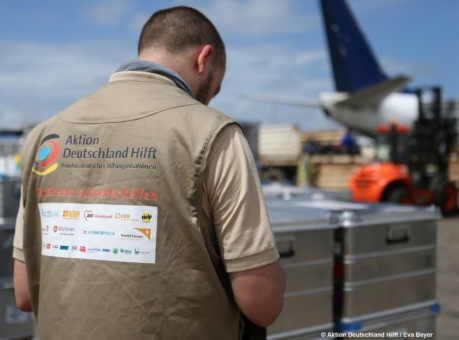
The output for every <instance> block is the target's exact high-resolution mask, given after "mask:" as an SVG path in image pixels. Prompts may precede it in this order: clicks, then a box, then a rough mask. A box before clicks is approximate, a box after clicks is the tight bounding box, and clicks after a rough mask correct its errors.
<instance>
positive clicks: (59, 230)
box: [41, 225, 151, 241]
mask: <svg viewBox="0 0 459 340" xmlns="http://www.w3.org/2000/svg"><path fill="white" fill-rule="evenodd" d="M50 230H52V232H51V234H57V235H61V236H74V235H75V228H74V227H65V226H57V225H55V226H53V227H51V228H50V226H49V225H47V226H46V227H43V228H41V232H42V235H49V233H50ZM133 230H136V231H138V232H140V233H141V235H139V234H136V233H134V234H133V233H127V232H121V233H120V238H121V239H122V240H131V241H141V240H143V239H144V237H146V238H147V239H148V240H151V229H149V228H133ZM81 235H82V236H88V235H96V236H116V232H115V231H111V230H108V231H107V230H92V229H86V228H84V229H82V231H81Z"/></svg>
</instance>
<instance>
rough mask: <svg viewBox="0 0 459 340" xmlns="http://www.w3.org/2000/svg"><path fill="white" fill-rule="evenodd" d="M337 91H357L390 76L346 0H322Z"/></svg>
mask: <svg viewBox="0 0 459 340" xmlns="http://www.w3.org/2000/svg"><path fill="white" fill-rule="evenodd" d="M320 3H321V5H322V14H323V18H324V24H325V31H326V34H327V40H328V48H329V52H330V59H331V62H332V65H333V75H334V78H335V86H336V91H338V92H350V93H353V92H357V91H360V90H363V89H365V88H367V87H370V86H372V85H375V84H378V83H381V82H383V81H385V80H387V79H388V77H387V75H386V74H385V73H384V72H383V71H382V69H381V67H380V66H379V64H378V61H377V60H376V58H375V56H374V54H373V51H372V50H371V48H370V46H369V44H368V42H367V41H366V39H365V37H364V35H363V34H362V32H361V30H360V28H359V26H358V24H357V22H356V20H355V19H354V17H353V15H352V13H351V11H350V10H349V7H348V6H347V4H346V2H345V0H320Z"/></svg>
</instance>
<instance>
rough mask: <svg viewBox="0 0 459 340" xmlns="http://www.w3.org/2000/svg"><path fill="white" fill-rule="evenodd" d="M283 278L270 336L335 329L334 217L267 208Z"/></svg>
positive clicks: (310, 211)
mask: <svg viewBox="0 0 459 340" xmlns="http://www.w3.org/2000/svg"><path fill="white" fill-rule="evenodd" d="M269 218H270V220H271V223H272V227H273V231H274V235H275V237H276V241H277V247H278V250H279V254H280V257H281V258H280V263H281V265H282V267H283V269H284V271H285V274H286V277H287V286H286V294H285V300H284V309H283V311H282V313H281V315H280V316H279V318H278V319H277V320H276V322H275V323H274V324H273V325H272V326H271V327H269V328H268V334H269V336H268V339H270V340H274V339H292V338H295V339H299V338H301V339H317V338H321V339H326V337H321V336H320V334H321V333H323V332H326V333H328V332H331V331H332V330H333V231H334V229H335V228H336V227H337V222H338V219H337V218H336V217H334V216H333V215H329V214H326V213H324V212H323V211H319V210H316V209H307V210H305V209H297V208H296V207H286V208H285V207H282V208H277V207H275V206H273V207H270V209H269Z"/></svg>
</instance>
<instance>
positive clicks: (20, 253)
mask: <svg viewBox="0 0 459 340" xmlns="http://www.w3.org/2000/svg"><path fill="white" fill-rule="evenodd" d="M20 202H21V203H20V204H19V210H18V216H17V218H16V226H15V231H14V240H13V258H15V259H16V260H19V261H22V262H25V256H24V246H23V239H24V207H23V205H22V188H21V199H20Z"/></svg>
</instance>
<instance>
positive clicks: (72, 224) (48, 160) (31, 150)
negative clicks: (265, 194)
mask: <svg viewBox="0 0 459 340" xmlns="http://www.w3.org/2000/svg"><path fill="white" fill-rule="evenodd" d="M232 123H234V122H233V121H232V120H231V119H230V118H228V117H227V116H225V115H223V114H221V113H220V112H217V111H216V110H213V109H211V108H208V107H206V106H203V105H202V104H200V103H198V102H197V101H195V100H193V99H192V98H190V97H189V96H188V95H187V94H186V93H185V92H184V91H182V90H181V89H178V88H177V87H176V86H175V85H174V84H173V83H172V82H170V81H169V80H167V79H165V78H162V77H159V76H152V75H150V74H142V73H139V72H135V73H132V72H124V73H120V74H117V75H116V81H113V82H110V83H108V84H107V85H105V86H103V87H102V88H101V89H99V90H98V91H96V92H94V93H92V94H90V95H88V96H86V97H85V98H83V99H81V100H80V101H78V102H77V103H75V104H73V105H71V106H70V107H68V108H67V109H65V110H64V111H62V112H61V113H59V114H58V115H57V116H55V117H52V118H51V119H49V120H47V121H45V122H44V123H42V124H40V125H39V126H38V127H37V128H36V129H34V130H33V131H32V132H31V133H30V135H29V137H28V138H27V141H26V144H25V146H24V151H23V169H22V176H23V190H24V193H23V200H24V205H25V214H24V223H25V225H24V252H25V258H26V264H27V272H28V277H29V288H30V295H31V300H32V305H33V310H34V313H35V316H36V317H37V320H38V338H39V339H41V340H52V339H56V340H62V339H66V340H69V339H78V340H79V339H97V340H103V339H110V340H116V339H120V340H121V339H122V340H125V339H161V340H163V339H209V340H215V339H231V340H233V339H239V337H240V328H239V312H238V309H237V306H236V304H235V302H234V298H233V296H232V294H231V288H230V284H229V279H228V275H227V274H226V273H225V272H224V270H223V266H222V262H221V259H220V257H219V254H218V249H214V248H213V247H212V246H211V241H210V238H211V235H210V234H209V232H208V231H206V230H204V228H202V225H201V220H202V219H201V216H202V212H201V207H202V204H201V200H202V180H203V174H204V172H205V171H206V170H207V169H206V160H207V156H208V153H209V150H210V148H211V146H212V142H213V140H214V138H215V137H216V135H217V134H218V132H219V131H220V130H221V129H222V128H223V127H224V126H226V125H228V124H232ZM211 170H212V169H209V171H211ZM38 204H40V207H41V209H39V206H38ZM80 207H81V208H80ZM154 207H157V210H154V211H156V212H157V217H155V215H154V214H152V213H151V212H152V211H153V210H152V209H156V208H154ZM117 209H118V210H119V212H118V210H117ZM142 209H143V210H142ZM126 211H127V212H128V213H126ZM143 211H147V213H143V214H140V215H139V214H137V212H143ZM53 218H55V220H53ZM54 221H55V222H54ZM145 222H147V223H145ZM85 223H86V224H85ZM123 223H124V224H123ZM86 225H89V227H86ZM101 240H105V241H101ZM104 242H106V243H104ZM135 242H138V243H135ZM142 242H144V243H142ZM133 244H139V246H134V247H133V246H132V245H133ZM144 244H145V245H147V246H148V247H147V248H148V249H147V251H146V252H144V253H142V251H143V249H145V248H142V247H143V245H144ZM114 245H115V246H114ZM118 245H121V246H118ZM124 245H125V246H124ZM124 248H126V249H124ZM127 248H131V249H127ZM152 249H153V250H152ZM151 251H152V252H153V253H154V260H153V263H151V257H152V255H153V253H152V252H151ZM104 252H106V253H104ZM145 254H149V255H148V256H150V260H149V261H150V263H142V262H138V261H140V260H138V259H139V258H141V257H142V256H146V255H145ZM121 256H124V257H121ZM136 256H137V257H136ZM127 258H129V259H131V260H129V261H131V262H127V260H126V259H127Z"/></svg>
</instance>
